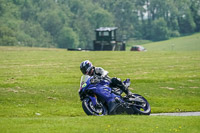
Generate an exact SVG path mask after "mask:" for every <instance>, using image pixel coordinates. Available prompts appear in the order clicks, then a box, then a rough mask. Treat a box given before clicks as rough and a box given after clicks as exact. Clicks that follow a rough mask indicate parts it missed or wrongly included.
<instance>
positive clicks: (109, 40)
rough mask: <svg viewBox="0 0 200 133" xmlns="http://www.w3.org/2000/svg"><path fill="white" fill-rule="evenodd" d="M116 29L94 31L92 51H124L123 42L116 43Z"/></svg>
mask: <svg viewBox="0 0 200 133" xmlns="http://www.w3.org/2000/svg"><path fill="white" fill-rule="evenodd" d="M117 29H118V28H117V27H100V28H98V29H96V30H95V32H96V40H94V41H93V47H94V51H124V50H125V49H126V44H125V41H117V38H116V31H117Z"/></svg>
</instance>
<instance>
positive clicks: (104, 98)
mask: <svg viewBox="0 0 200 133" xmlns="http://www.w3.org/2000/svg"><path fill="white" fill-rule="evenodd" d="M93 80H94V77H93V76H91V77H90V76H87V75H83V76H82V77H81V81H80V89H79V96H80V100H81V101H82V108H83V110H84V112H85V113H86V114H87V115H97V116H103V115H115V114H138V115H150V113H151V107H150V104H149V103H148V101H147V100H146V99H145V98H144V97H143V96H141V95H139V94H134V93H133V94H132V95H131V96H122V93H123V92H122V91H121V90H120V89H119V88H110V87H109V84H110V78H107V79H101V80H100V82H97V83H93ZM123 82H124V84H126V83H130V79H126V80H125V81H123Z"/></svg>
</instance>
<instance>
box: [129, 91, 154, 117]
mask: <svg viewBox="0 0 200 133" xmlns="http://www.w3.org/2000/svg"><path fill="white" fill-rule="evenodd" d="M134 96H136V97H139V98H140V99H142V100H143V101H144V102H143V103H140V102H135V103H134V105H133V106H132V109H133V110H134V113H135V114H139V115H150V113H151V107H150V104H149V103H148V101H147V100H146V99H145V98H144V97H143V96H141V95H139V94H134Z"/></svg>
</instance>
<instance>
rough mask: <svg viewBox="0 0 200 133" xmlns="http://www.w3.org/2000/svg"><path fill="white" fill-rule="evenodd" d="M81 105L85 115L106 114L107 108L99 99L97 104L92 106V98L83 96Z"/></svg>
mask: <svg viewBox="0 0 200 133" xmlns="http://www.w3.org/2000/svg"><path fill="white" fill-rule="evenodd" d="M82 107H83V110H84V112H85V113H86V114H87V115H98V116H103V115H107V112H108V111H107V109H106V107H105V106H104V105H103V103H102V102H101V101H99V106H98V107H97V106H93V104H92V100H91V99H90V98H88V97H87V98H84V99H83V101H82Z"/></svg>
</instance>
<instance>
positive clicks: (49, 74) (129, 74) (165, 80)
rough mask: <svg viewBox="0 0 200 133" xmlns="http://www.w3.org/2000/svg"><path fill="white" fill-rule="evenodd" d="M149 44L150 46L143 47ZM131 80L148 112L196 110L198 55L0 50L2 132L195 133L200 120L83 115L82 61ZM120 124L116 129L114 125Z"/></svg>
mask: <svg viewBox="0 0 200 133" xmlns="http://www.w3.org/2000/svg"><path fill="white" fill-rule="evenodd" d="M147 45H149V44H147ZM86 59H89V60H91V61H92V62H93V64H94V65H96V66H101V67H103V68H104V69H105V70H108V71H109V72H110V73H109V75H110V76H111V77H119V78H121V79H122V80H124V79H125V78H130V79H131V81H132V84H131V86H130V88H132V89H131V91H132V92H134V93H139V94H141V95H143V96H144V97H146V99H147V100H148V101H149V102H150V105H151V107H152V112H153V113H156V112H183V111H200V91H199V89H200V69H199V66H200V52H199V51H190V52H176V51H168V52H167V51H165V52H150V50H149V51H148V52H129V51H126V52H124V51H118V52H106V51H105V52H103V51H102V52H100V51H99V52H91V51H90V52H80V51H67V50H62V49H43V48H39V49H38V48H21V47H0V131H1V132H70V131H71V132H131V133H132V132H144V131H145V132H146V131H149V132H176V131H182V132H188V131H190V132H198V131H199V130H200V128H199V124H200V117H166V116H163V117H160V116H128V115H122V116H105V117H87V116H86V115H85V113H84V112H83V109H82V107H81V102H80V100H79V96H78V89H79V80H80V77H81V73H80V70H79V65H80V63H81V61H83V60H86ZM119 125H120V126H119Z"/></svg>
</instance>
